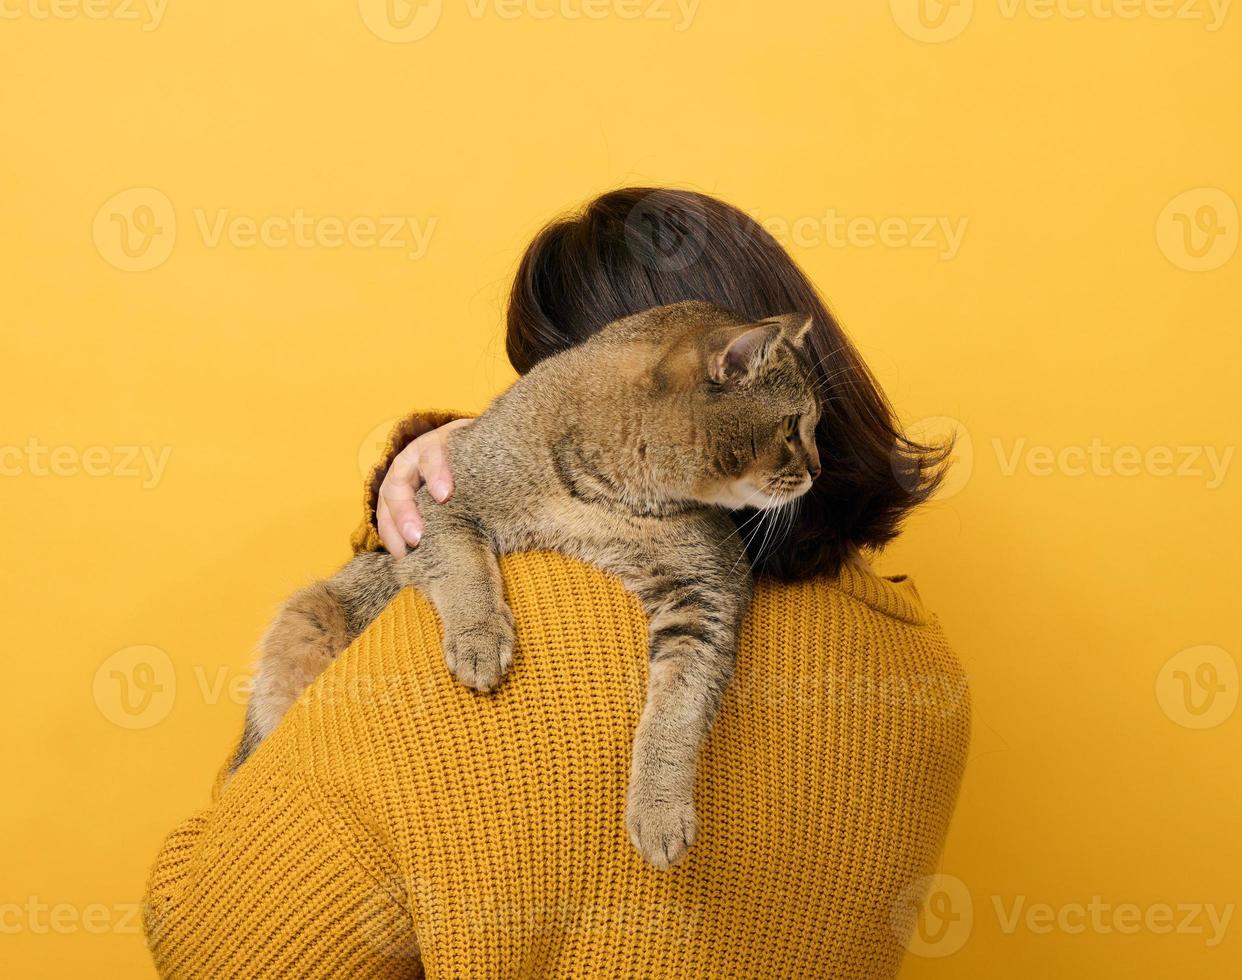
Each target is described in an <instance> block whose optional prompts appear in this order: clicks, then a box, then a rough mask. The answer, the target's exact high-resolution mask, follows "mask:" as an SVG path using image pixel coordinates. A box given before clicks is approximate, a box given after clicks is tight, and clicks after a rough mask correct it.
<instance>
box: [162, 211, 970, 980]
mask: <svg viewBox="0 0 1242 980" xmlns="http://www.w3.org/2000/svg"><path fill="white" fill-rule="evenodd" d="M685 299H702V300H708V301H710V302H713V303H716V304H718V305H720V306H723V307H726V308H729V309H732V310H733V311H734V312H735V313H738V314H739V315H742V316H745V317H747V318H751V319H762V318H764V317H767V316H770V315H773V314H778V313H784V312H789V311H800V312H808V313H811V314H812V315H813V319H814V326H813V328H812V330H813V334H812V337H811V340H810V347H811V350H812V353H813V356H814V359H815V362H816V371H817V372H818V375H819V380H820V384H821V388H822V397H823V402H824V411H823V416H822V419H821V421H820V424H819V428H818V431H817V433H816V437H817V442H818V446H819V452H820V458H821V460H822V461H823V469H822V472H821V473H820V475H819V477H818V478H817V479H816V482H815V485H814V487H813V489H812V490H811V491H810V493H809V494H808V496H807V499H806V500H805V502H804V505H803V507H802V509H801V512H800V516H799V519H798V521H797V523H796V524H795V525H794V526H793V528H792V529H791V530H790V531H789V533H788V534H787V535H786V536H785V537H784V538H783V540H781V541H780V542H779V543H777V542H776V541H774V540H772V535H771V534H770V533H769V532H770V531H771V529H759V530H755V528H754V526H753V523H748V520H747V518H748V516H749V515H745V514H742V515H739V518H738V525H739V528H740V533H742V534H743V535H744V536H746V539H747V547H748V551H749V552H750V554H751V557H752V560H753V561H754V564H755V568H756V572H757V574H758V575H759V581H758V587H757V592H756V599H755V603H754V606H753V608H752V610H751V613H750V616H749V617H748V619H747V623H746V626H745V629H744V632H743V636H742V638H741V643H740V647H739V653H738V664H737V672H736V675H735V678H734V681H733V684H732V686H731V687H730V689H729V692H728V695H727V697H726V700H725V704H724V707H723V709H722V711H721V713H720V716H719V717H718V719H717V721H716V724H715V727H714V729H713V731H712V734H711V736H710V739H709V741H708V744H707V746H706V747H705V750H704V753H703V758H702V762H701V775H700V780H699V784H698V787H697V791H696V800H697V802H698V807H699V815H700V832H699V838H698V841H697V842H696V844H695V846H694V848H692V850H691V851H690V854H689V855H688V857H687V858H686V859H685V860H684V861H683V862H682V863H681V864H679V865H677V866H676V867H675V868H674V869H672V870H671V871H667V872H659V871H656V870H654V869H652V868H651V867H649V866H647V865H646V864H644V863H643V861H642V860H641V858H639V856H638V855H637V853H635V852H634V851H633V850H632V848H631V847H630V845H629V842H628V840H627V837H626V834H625V828H624V818H623V811H624V806H625V781H626V778H627V771H628V765H627V761H628V757H629V747H630V741H631V738H632V736H633V730H634V726H635V724H636V722H637V717H638V711H639V709H640V707H641V704H642V695H643V690H644V686H645V666H644V664H645V652H646V637H645V624H644V622H643V619H642V615H641V612H640V611H639V609H638V606H637V604H636V602H635V601H634V600H633V599H632V598H631V597H629V596H627V595H626V594H625V593H624V592H623V591H622V590H621V588H620V586H619V585H618V584H617V583H616V582H615V581H613V580H612V579H609V578H608V577H606V576H604V575H603V574H602V573H600V572H598V571H596V570H594V569H592V568H589V567H587V566H585V565H582V564H580V563H576V562H573V561H571V560H569V559H566V558H563V557H560V556H557V555H551V554H524V555H513V556H508V557H506V558H505V559H504V560H503V561H502V569H503V571H504V573H505V580H506V593H507V597H508V599H509V602H510V605H511V606H512V608H513V610H514V613H515V616H516V618H517V623H518V646H519V649H518V654H517V658H516V659H515V665H514V668H513V672H512V673H511V675H510V676H509V677H508V678H507V680H506V683H505V685H504V686H503V687H502V689H501V690H500V692H499V693H497V694H496V695H494V696H491V697H486V698H484V697H479V696H477V695H474V694H472V693H471V692H469V691H466V690H464V689H462V688H461V687H460V686H457V685H455V684H454V683H453V681H452V679H451V677H450V676H449V674H448V671H446V670H445V669H444V667H443V664H442V662H441V660H440V648H439V633H438V624H437V621H436V618H435V615H434V613H433V612H432V610H431V607H430V606H429V605H428V604H427V603H426V602H425V601H424V600H423V599H422V598H421V597H419V596H417V595H416V594H413V593H410V592H406V593H403V594H402V596H400V597H399V598H398V599H397V600H395V601H394V602H393V603H392V605H391V606H390V607H389V608H388V610H387V611H386V612H385V613H384V614H383V615H382V616H381V617H380V618H379V619H378V620H377V621H376V622H375V623H374V624H372V626H371V627H370V628H369V629H368V630H367V631H366V632H365V633H364V634H363V635H362V636H361V637H360V638H359V640H358V641H357V642H356V643H355V644H354V645H353V646H352V647H351V648H350V649H349V650H348V651H346V652H345V653H344V654H342V655H341V656H340V657H339V658H338V659H337V661H336V662H335V663H334V664H333V665H332V666H331V667H330V668H329V669H328V671H326V672H325V674H324V675H323V677H322V679H321V680H320V681H319V682H317V683H316V685H315V686H314V687H313V688H312V689H311V690H310V691H309V692H308V694H307V695H306V696H304V697H303V699H302V700H301V701H299V703H298V704H297V706H295V708H294V709H293V710H292V711H291V712H290V714H289V716H288V717H287V718H286V719H285V720H284V722H283V723H282V724H281V726H280V727H279V729H278V730H277V731H276V732H275V733H274V734H273V735H272V736H271V737H270V738H269V739H268V741H267V742H265V743H264V745H263V746H262V748H261V749H260V750H259V751H258V752H257V753H256V754H255V756H254V757H253V758H252V759H251V760H250V761H249V762H247V764H246V765H245V766H243V767H242V768H241V769H240V770H239V771H238V773H237V774H236V776H235V777H233V779H232V780H231V781H230V782H229V783H228V784H227V786H226V787H224V788H223V789H221V788H220V786H219V785H218V786H217V794H216V799H215V800H214V803H213V805H212V807H211V808H210V809H208V810H207V811H205V812H204V813H201V814H199V815H197V816H195V817H193V818H191V819H190V820H189V821H187V822H186V823H185V824H183V825H182V826H181V827H179V828H178V829H177V830H176V831H174V832H173V834H172V835H171V836H170V837H169V839H168V841H167V842H166V843H165V846H164V848H163V850H162V852H161V854H160V856H159V858H158V859H157V863H156V865H155V868H154V869H153V871H152V875H151V880H150V883H149V887H148V898H147V915H146V928H147V933H148V942H149V944H150V946H151V948H152V951H153V954H154V957H155V961H156V965H157V967H158V968H159V969H160V971H161V973H162V974H164V975H166V976H234V977H237V976H260V975H272V976H299V977H300V976H324V977H345V976H365V977H390V976H391V977H396V976H413V975H419V974H420V972H421V971H423V970H425V971H426V973H427V975H429V976H435V975H451V976H459V975H460V976H470V977H506V976H564V975H588V976H633V977H648V976H678V977H680V976H713V977H714V976H812V975H822V976H859V977H863V976H866V977H874V976H890V975H892V974H894V973H895V972H896V970H897V968H898V966H899V964H900V962H901V958H902V953H903V940H904V937H905V935H906V934H907V932H908V930H909V928H910V926H911V925H912V920H911V915H910V912H911V902H912V900H913V901H917V899H918V897H919V888H920V885H921V881H922V879H924V878H925V876H927V875H928V874H930V873H931V872H932V870H933V869H934V865H935V861H936V858H937V855H938V853H939V850H940V847H941V844H942V842H943V838H944V834H945V832H946V829H947V825H948V820H949V817H950V814H951V812H952V808H953V803H954V800H955V797H956V793H957V787H958V783H959V780H960V776H961V771H962V767H963V764H964V760H965V754H966V748H967V742H968V738H969V719H968V704H967V699H966V692H965V679H964V676H963V674H962V671H961V668H960V666H959V665H958V663H957V661H956V659H955V658H954V656H953V654H952V652H951V650H950V649H949V647H948V645H947V643H946V641H945V639H944V636H943V634H942V633H941V631H940V628H939V626H938V624H937V623H936V621H935V619H934V617H932V616H931V615H930V614H928V613H927V612H926V611H925V609H924V608H923V606H922V604H921V602H920V601H919V598H918V595H917V593H916V592H915V590H914V587H913V585H912V584H911V583H910V582H909V581H906V580H904V579H903V578H897V579H884V578H881V577H879V576H877V575H876V574H875V573H874V572H872V571H871V570H870V568H869V566H868V565H867V564H866V562H865V561H864V560H863V559H862V558H861V557H860V555H861V553H862V552H863V551H865V550H867V549H874V548H877V547H879V546H881V545H883V544H884V543H885V542H887V541H888V540H890V539H891V538H892V537H893V536H894V535H895V534H896V533H897V528H898V525H899V523H900V521H901V519H902V517H903V516H904V515H905V514H906V513H907V512H908V511H909V509H910V508H911V507H913V506H914V505H916V504H917V503H919V502H920V501H922V500H923V499H925V498H926V496H927V495H928V494H929V493H930V492H931V491H932V490H933V489H934V487H935V485H936V482H937V480H938V479H939V472H940V464H941V463H942V462H943V459H944V450H943V449H932V448H929V447H923V446H919V445H915V444H912V443H910V442H908V441H907V440H905V439H904V438H903V437H902V436H901V435H900V433H899V432H898V430H897V427H896V424H895V421H894V419H893V414H892V411H891V409H890V408H889V406H888V404H887V402H886V401H885V399H884V397H883V395H882V394H881V392H880V391H879V389H878V387H877V386H876V384H875V382H874V380H873V379H872V378H871V376H870V374H869V373H868V371H867V369H866V367H865V366H864V365H863V363H862V361H861V359H860V358H859V356H858V354H857V353H856V352H855V351H854V349H853V347H852V346H851V344H850V343H849V341H848V340H847V338H846V337H845V335H844V333H843V332H842V331H841V329H840V328H839V327H838V325H837V324H836V322H835V321H834V320H833V319H832V317H831V315H830V314H829V312H828V311H827V309H826V308H825V306H824V305H823V303H822V301H821V300H820V299H819V298H818V296H817V295H816V293H815V290H814V288H813V287H812V286H811V284H810V283H809V281H808V280H807V279H806V278H805V276H804V275H803V274H802V273H801V271H800V270H799V269H798V268H797V267H796V265H795V264H794V263H793V261H792V260H791V259H790V258H789V256H788V255H786V253H785V252H784V251H783V250H782V249H781V248H780V246H779V245H778V244H777V243H776V242H775V241H774V240H773V239H772V238H771V237H770V236H769V235H768V234H766V233H765V232H764V231H763V230H762V229H761V228H760V227H759V226H758V225H757V224H756V223H755V222H754V221H752V220H751V219H750V218H749V217H748V216H746V215H745V214H743V213H742V212H740V211H738V210H736V209H734V208H732V207H730V206H729V205H726V204H723V203H722V202H719V201H716V200H713V199H711V198H708V197H704V196H701V195H696V194H690V193H686V192H679V191H650V190H646V189H629V190H623V191H617V192H613V193H610V194H606V195H604V196H602V197H600V198H598V199H597V200H595V201H593V202H591V203H590V204H589V205H588V206H587V207H586V209H585V210H584V211H583V212H582V213H581V214H580V215H578V216H575V217H573V218H570V219H567V220H564V221H559V222H556V223H554V224H553V225H551V226H550V227H548V228H547V229H546V230H544V231H543V232H542V233H541V234H540V235H539V236H538V237H537V238H536V239H535V241H534V242H533V243H532V244H531V245H530V247H529V248H528V250H527V252H526V255H525V257H524V258H523V260H522V263H521V267H520V269H519V271H518V274H517V279H516V281H515V283H514V287H513V292H512V296H511V299H510V304H509V311H508V340H507V346H508V352H509V358H510V360H511V361H512V363H513V365H514V367H515V368H516V369H517V370H518V371H519V372H524V371H526V370H527V369H529V368H530V367H531V366H532V365H533V364H534V363H536V362H537V361H538V360H540V359H541V358H543V357H547V356H549V355H551V354H554V353H556V352H557V351H559V350H562V349H564V348H566V347H568V346H570V345H572V344H574V343H577V342H579V341H580V340H582V339H583V338H585V337H587V336H590V334H591V333H592V332H593V331H595V330H598V329H599V328H600V327H601V326H603V325H604V324H605V323H607V322H609V321H611V320H614V319H616V318H618V317H621V316H625V315H627V314H630V313H633V312H636V311H638V310H642V309H646V308H648V307H651V306H656V305H661V304H665V303H672V302H676V301H678V300H685ZM461 424H467V423H466V421H465V420H461V419H454V417H453V416H452V415H451V414H444V413H432V414H424V415H418V416H413V417H411V418H409V419H407V420H405V421H404V422H403V423H401V424H400V425H399V426H398V427H397V430H396V431H395V432H394V433H393V436H392V439H391V440H390V444H389V449H388V452H387V453H386V454H385V458H384V460H382V461H381V463H380V465H379V466H378V467H377V468H376V471H375V475H374V477H373V479H372V480H371V481H370V484H369V485H368V487H367V493H366V504H365V520H364V523H363V526H362V527H361V528H360V529H359V531H358V532H357V533H356V534H355V536H354V546H355V548H356V549H368V548H370V549H378V548H380V547H382V546H387V547H388V548H389V549H390V550H393V551H394V552H396V551H401V550H404V548H405V547H407V545H414V546H416V545H417V544H418V540H419V537H420V535H421V526H420V521H419V517H418V514H417V511H416V510H415V509H414V508H413V504H412V500H411V498H412V495H413V488H414V487H416V486H417V485H418V483H419V482H420V481H421V480H426V481H427V482H428V484H429V485H430V487H431V489H432V491H433V494H434V495H435V496H436V497H437V499H444V498H446V497H447V495H448V494H449V493H451V489H452V488H451V472H450V470H449V467H448V466H447V465H446V462H445V459H444V453H443V446H444V435H445V430H446V428H447V427H449V426H452V425H461Z"/></svg>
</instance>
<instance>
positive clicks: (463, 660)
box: [444, 619, 513, 691]
mask: <svg viewBox="0 0 1242 980" xmlns="http://www.w3.org/2000/svg"><path fill="white" fill-rule="evenodd" d="M444 662H445V663H446V664H447V665H448V669H449V670H450V671H451V672H452V674H453V676H454V677H456V678H457V680H459V681H460V682H461V683H462V684H465V685H466V687H472V688H474V689H475V690H476V691H494V690H496V688H498V687H499V686H500V682H501V680H502V679H503V678H504V676H505V673H506V672H507V671H508V670H509V665H510V664H511V663H513V627H512V626H511V625H509V623H507V622H506V621H505V620H503V619H499V620H497V621H495V622H491V623H483V624H479V625H476V626H471V627H470V628H468V629H464V630H457V631H455V632H454V633H453V634H452V635H451V636H446V637H445V638H444Z"/></svg>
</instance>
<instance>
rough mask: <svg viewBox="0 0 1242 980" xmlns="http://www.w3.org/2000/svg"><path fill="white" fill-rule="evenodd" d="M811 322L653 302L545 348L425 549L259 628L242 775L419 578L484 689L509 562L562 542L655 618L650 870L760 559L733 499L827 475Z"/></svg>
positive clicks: (506, 625) (458, 439) (648, 788)
mask: <svg viewBox="0 0 1242 980" xmlns="http://www.w3.org/2000/svg"><path fill="white" fill-rule="evenodd" d="M810 325H811V319H810V317H808V316H805V315H802V314H788V315H783V316H777V317H773V318H771V319H768V320H763V321H761V322H747V321H746V320H744V319H741V318H739V317H736V316H734V315H732V314H730V313H728V312H726V311H724V310H721V309H719V308H717V307H715V306H712V305H711V304H707V303H701V302H684V303H677V304H674V305H671V306H663V307H656V308H654V309H651V310H647V311H645V312H642V313H638V314H635V315H633V316H630V317H626V318H624V319H622V320H618V321H616V322H614V323H611V324H609V325H607V326H605V327H604V328H603V329H601V330H600V331H599V332H598V333H596V334H595V335H594V336H592V337H591V338H589V339H588V340H586V341H584V342H583V343H581V344H579V345H577V346H575V347H572V348H570V349H568V350H565V351H563V352H561V353H559V354H556V355H554V356H552V357H549V358H547V359H546V360H544V361H542V362H540V363H539V364H537V365H536V366H535V367H534V368H533V369H531V370H530V371H529V372H528V373H527V374H526V375H524V376H523V377H522V378H520V379H519V380H518V381H517V382H516V383H515V384H514V385H513V386H512V387H511V388H509V389H508V391H506V392H505V393H504V394H502V395H501V396H500V397H498V398H497V399H496V400H495V401H494V402H493V403H492V404H491V405H490V406H489V407H488V409H487V410H486V411H485V412H484V413H483V414H482V415H481V416H480V417H479V418H478V419H477V420H476V421H475V422H474V423H473V424H472V425H470V426H466V427H463V428H461V429H458V430H456V431H455V432H453V433H452V435H451V437H450V440H449V443H448V453H449V459H450V461H451V465H452V470H453V476H454V483H455V490H454V493H453V496H452V497H450V498H449V500H448V501H447V502H445V503H443V504H438V503H433V502H432V501H431V499H430V497H429V496H428V495H427V491H426V489H425V488H424V489H421V490H420V491H419V492H418V498H417V499H418V502H419V504H420V505H421V510H422V513H423V516H424V519H425V522H426V532H425V535H424V537H423V540H422V543H421V544H420V545H419V547H418V548H417V549H416V550H414V551H412V552H410V553H409V554H407V555H406V556H404V557H401V558H395V557H392V556H390V555H388V554H386V553H367V554H360V555H358V556H356V557H355V558H354V559H353V560H352V561H351V562H349V564H347V565H346V566H345V567H344V568H343V569H342V570H341V571H340V572H338V573H337V574H336V575H335V576H334V577H333V578H331V579H328V580H327V581H322V582H318V583H315V584H313V585H311V586H310V587H308V588H306V589H303V590H302V591H301V592H299V593H297V594H295V595H294V596H293V597H292V598H290V599H289V600H288V602H287V603H286V604H285V606H284V607H283V609H281V611H280V612H279V613H278V615H277V617H276V620H275V621H274V623H273V624H272V626H271V627H270V628H269V630H268V632H267V634H266V636H265V637H264V639H263V643H262V649H261V655H260V661H259V664H258V668H257V671H256V677H255V681H254V686H253V693H252V696H251V699H250V703H249V705H248V708H247V720H246V730H245V733H244V735H243V738H242V742H241V745H240V747H239V749H238V753H237V756H236V759H235V761H234V769H236V767H237V766H239V765H240V764H241V763H242V762H243V761H244V760H245V759H246V757H247V756H248V755H249V754H250V753H251V752H252V751H253V750H254V749H255V748H256V747H257V746H258V745H259V744H260V743H261V742H262V740H263V739H264V737H266V735H267V734H269V733H270V732H271V731H272V730H273V729H274V728H275V727H276V724H277V723H278V722H279V720H280V718H281V716H282V715H283V714H284V713H285V711H286V710H287V709H288V707H289V706H290V705H291V704H292V703H293V701H294V700H296V698H297V697H298V695H299V694H300V693H301V692H302V690H303V689H304V688H305V687H306V686H307V685H308V684H309V683H310V682H311V681H312V680H313V679H314V678H315V677H316V676H317V675H318V674H319V673H320V672H321V671H322V670H323V669H324V667H326V666H327V665H328V664H329V663H330V662H331V661H332V659H333V658H334V657H335V656H336V655H337V654H339V653H340V652H341V651H342V650H344V649H345V647H346V646H348V644H349V643H350V642H351V641H352V640H353V638H354V637H356V636H357V635H358V634H359V633H361V632H362V630H364V629H365V628H366V626H367V624H369V623H370V622H371V621H372V620H373V619H374V618H375V617H376V616H377V615H378V614H379V613H380V611H381V610H382V609H383V608H384V606H386V605H387V604H388V602H389V601H390V600H391V599H392V598H393V597H394V596H395V595H396V594H397V592H398V591H400V590H401V589H402V588H403V587H404V586H407V585H411V586H414V587H415V588H417V589H419V590H420V591H422V592H423V594H424V595H426V597H427V598H428V599H429V600H430V601H431V603H432V605H433V606H434V607H435V609H436V611H437V612H438V613H439V616H440V619H441V622H442V623H443V627H444V658H445V661H446V663H447V665H448V669H449V670H450V671H452V673H453V675H454V676H455V677H456V678H457V680H458V681H460V682H461V683H462V684H465V685H466V686H467V687H471V688H474V689H476V690H478V691H491V690H493V689H494V688H495V687H496V686H497V685H498V684H499V683H500V681H501V678H502V677H503V676H504V674H505V671H506V670H507V669H508V667H509V664H510V661H511V659H512V655H513V644H514V624H513V616H512V614H511V613H510V610H509V607H508V606H507V605H506V603H505V599H504V589H503V583H502V580H501V576H500V572H499V568H498V565H497V560H496V556H497V554H499V553H506V552H513V551H523V550H532V549H554V550H557V551H560V552H562V553H565V554H568V555H571V556H574V557H576V558H579V559H582V560H583V561H586V562H589V563H591V564H593V565H595V566H597V567H600V568H602V569H603V570H605V571H607V572H610V573H612V574H614V575H616V576H618V577H619V578H620V580H621V582H622V584H623V585H624V586H625V587H626V588H627V589H628V590H629V591H630V592H632V593H634V594H635V595H636V596H637V597H638V599H639V600H640V603H641V605H642V607H643V609H644V611H645V612H646V614H647V617H648V620H649V642H650V651H649V652H650V662H649V666H650V672H649V680H648V687H647V698H646V704H645V706H644V709H643V712H642V716H641V720H640V722H639V725H638V730H637V732H636V734H635V738H634V744H633V754H632V758H631V768H630V782H629V789H628V799H627V804H626V827H627V830H628V833H629V837H630V840H631V842H632V843H633V845H634V846H635V847H636V848H637V850H638V851H639V852H640V854H641V855H642V856H643V858H644V859H645V860H647V861H648V862H649V863H650V864H652V865H654V866H656V867H657V868H661V869H665V868H668V867H669V866H670V865H672V864H673V863H674V862H676V861H678V860H679V859H680V858H681V857H683V856H684V855H685V853H686V852H687V850H688V849H689V848H690V846H691V845H692V844H693V842H694V838H695V834H696V833H697V829H698V823H697V818H696V815H695V809H694V800H693V787H694V778H695V769H696V765H697V760H698V754H699V750H700V747H701V745H702V742H703V741H704V738H705V737H706V735H707V732H708V730H709V728H710V726H711V724H712V721H713V720H714V718H715V715H716V713H717V710H718V709H719V706H720V703H721V699H722V697H723V695H724V692H725V689H726V686H727V685H728V683H729V680H730V677H731V676H732V673H733V666H734V659H735V655H736V650H737V639H738V633H739V630H740V627H741V623H742V618H743V616H744V615H745V613H746V611H747V609H748V608H749V605H750V600H751V596H752V588H753V585H752V574H751V568H750V564H749V562H748V560H747V556H746V551H745V547H744V542H743V541H742V540H741V537H742V535H741V534H739V533H738V527H737V525H736V524H735V523H734V522H733V520H732V519H731V518H730V516H729V514H728V513H727V511H728V510H737V509H742V508H755V509H772V508H777V507H785V506H790V507H792V506H793V503H794V502H795V501H796V500H797V498H798V497H800V496H801V495H802V494H804V493H805V492H806V491H807V490H808V489H810V487H811V484H812V482H813V481H814V479H815V478H816V477H817V476H818V475H819V471H820V461H819V455H818V452H817V450H816V445H815V426H816V423H817V422H818V419H819V413H820V402H819V399H818V396H817V393H816V388H815V382H814V380H813V378H812V375H811V371H810V365H809V364H808V363H807V355H806V354H805V352H804V351H803V347H804V342H805V339H806V336H807V332H808V330H809V329H810Z"/></svg>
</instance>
